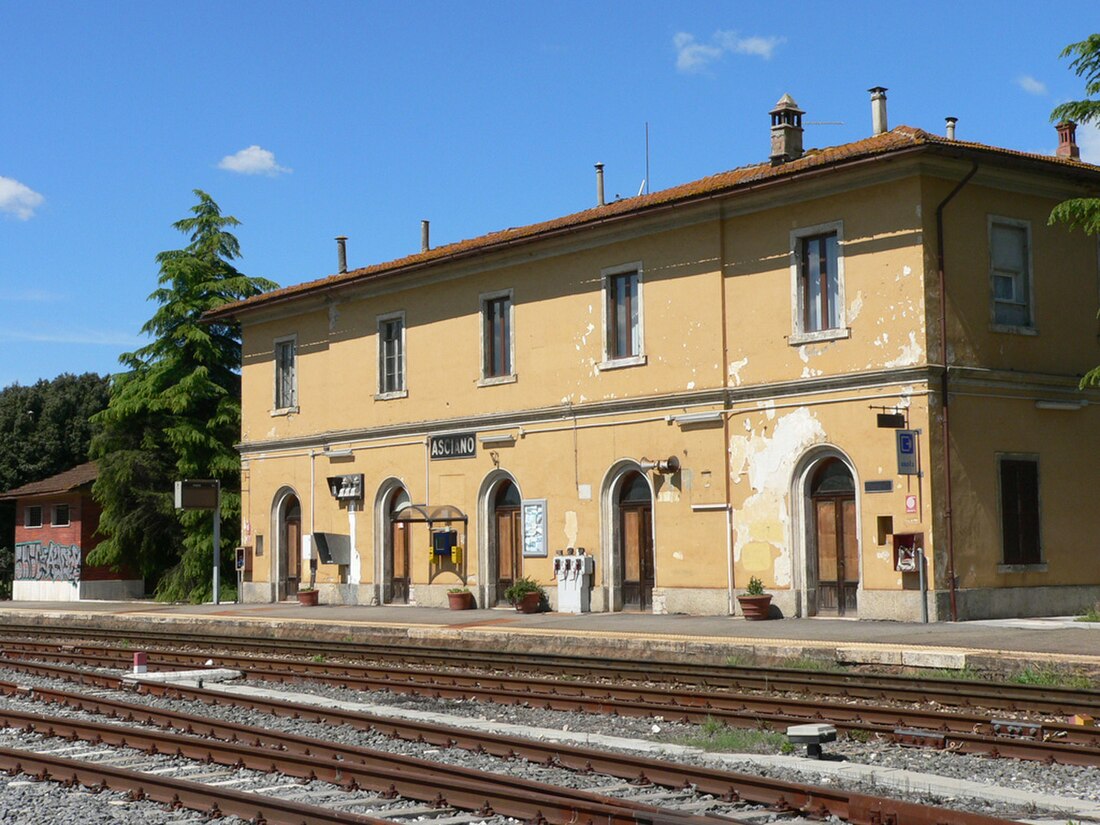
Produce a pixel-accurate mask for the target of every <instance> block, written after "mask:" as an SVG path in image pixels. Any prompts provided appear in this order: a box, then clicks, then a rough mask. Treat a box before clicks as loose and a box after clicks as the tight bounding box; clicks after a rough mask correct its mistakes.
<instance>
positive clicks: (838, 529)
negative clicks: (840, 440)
mask: <svg viewBox="0 0 1100 825" xmlns="http://www.w3.org/2000/svg"><path fill="white" fill-rule="evenodd" d="M807 492H808V497H809V516H810V539H811V547H810V550H811V552H810V553H809V559H808V561H809V565H808V567H809V574H810V579H811V582H809V584H810V585H811V589H812V590H814V591H816V602H817V604H816V609H815V610H813V611H812V612H815V613H817V614H818V615H833V616H854V615H855V614H856V612H857V595H858V592H859V524H858V520H857V518H856V487H855V479H854V478H853V477H852V472H851V470H849V469H848V466H847V465H846V464H845V463H844V462H843V461H842V460H840V459H839V458H827V459H825V460H823V461H821V462H820V463H819V464H818V465H817V467H815V468H814V469H813V471H812V473H811V475H810V479H809V487H808V490H807Z"/></svg>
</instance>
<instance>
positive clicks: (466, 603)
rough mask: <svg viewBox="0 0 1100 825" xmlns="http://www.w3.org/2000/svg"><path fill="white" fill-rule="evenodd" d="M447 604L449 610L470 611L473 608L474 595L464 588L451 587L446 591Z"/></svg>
mask: <svg viewBox="0 0 1100 825" xmlns="http://www.w3.org/2000/svg"><path fill="white" fill-rule="evenodd" d="M447 604H448V605H449V606H450V608H451V610H470V609H472V608H473V606H474V594H473V593H471V592H470V590H469V588H466V587H452V588H451V589H450V590H448V591H447Z"/></svg>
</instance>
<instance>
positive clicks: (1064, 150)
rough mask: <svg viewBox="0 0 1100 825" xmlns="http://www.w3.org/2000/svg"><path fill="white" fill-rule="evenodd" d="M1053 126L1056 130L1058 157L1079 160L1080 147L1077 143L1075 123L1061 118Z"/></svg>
mask: <svg viewBox="0 0 1100 825" xmlns="http://www.w3.org/2000/svg"><path fill="white" fill-rule="evenodd" d="M1054 128H1055V129H1057V130H1058V152H1057V155H1058V157H1060V158H1072V159H1073V160H1079V159H1080V157H1081V148H1080V147H1079V146H1078V145H1077V124H1076V123H1074V122H1073V121H1072V120H1063V121H1062V122H1061V123H1059V124H1058V125H1057V126H1055V127H1054Z"/></svg>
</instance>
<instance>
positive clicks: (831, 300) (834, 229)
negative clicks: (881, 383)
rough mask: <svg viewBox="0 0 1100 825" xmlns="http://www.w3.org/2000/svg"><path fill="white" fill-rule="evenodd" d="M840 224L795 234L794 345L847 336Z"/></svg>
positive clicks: (811, 228) (792, 253) (792, 248)
mask: <svg viewBox="0 0 1100 825" xmlns="http://www.w3.org/2000/svg"><path fill="white" fill-rule="evenodd" d="M841 241H842V226H841V224H840V223H839V222H837V223H830V224H823V225H821V226H811V227H806V228H805V229H799V230H795V231H794V232H792V233H791V257H792V264H791V271H792V290H793V295H792V302H791V303H792V307H793V316H794V317H793V328H794V334H793V335H792V336H791V342H792V343H802V342H804V341H813V340H822V339H826V340H827V339H832V338H843V337H847V335H848V330H847V329H846V328H845V325H844V260H843V257H842V256H841V252H840V250H841Z"/></svg>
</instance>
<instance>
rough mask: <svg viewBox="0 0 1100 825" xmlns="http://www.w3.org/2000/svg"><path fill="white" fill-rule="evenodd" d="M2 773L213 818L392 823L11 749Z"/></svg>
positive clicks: (274, 823) (295, 823)
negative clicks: (107, 792)
mask: <svg viewBox="0 0 1100 825" xmlns="http://www.w3.org/2000/svg"><path fill="white" fill-rule="evenodd" d="M0 770H3V771H4V772H6V773H8V774H25V775H29V776H31V777H33V778H34V779H36V780H39V781H52V782H60V783H62V784H63V785H67V786H73V785H82V786H84V787H86V788H93V789H101V790H112V791H120V792H125V793H128V794H129V795H130V798H131V799H134V800H139V799H151V800H153V801H155V802H160V803H161V804H164V805H168V806H170V807H173V808H188V809H190V810H193V811H199V812H201V813H204V814H207V815H208V816H210V817H213V818H220V817H224V816H227V815H233V816H238V817H240V818H241V819H244V820H246V821H248V822H254V823H263V822H266V823H269V825H393V823H392V822H390V821H388V820H385V819H376V818H374V817H370V816H363V815H362V814H352V813H347V812H343V811H335V810H332V809H326V808H320V807H317V806H315V805H306V804H303V803H301V802H290V801H287V800H283V799H277V798H275V797H265V796H261V795H259V794H250V793H243V792H241V791H233V790H229V789H227V788H219V787H217V786H212V785H203V784H201V783H198V782H191V781H188V780H185V779H170V778H168V777H164V776H157V775H156V774H147V773H139V772H137V771H128V770H125V769H123V768H114V767H111V766H109V765H101V764H97V763H93V762H84V761H81V760H78V759H66V758H64V757H59V756H52V755H49V754H41V753H34V752H33V751H24V750H16V749H12V748H0Z"/></svg>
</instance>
